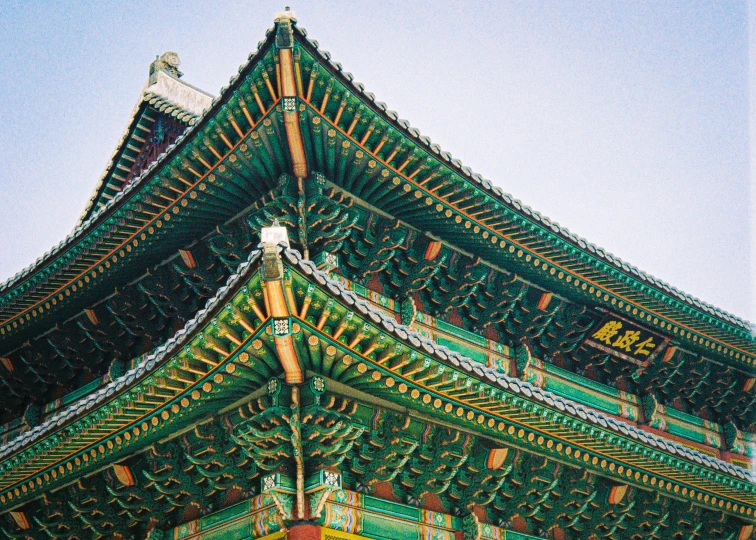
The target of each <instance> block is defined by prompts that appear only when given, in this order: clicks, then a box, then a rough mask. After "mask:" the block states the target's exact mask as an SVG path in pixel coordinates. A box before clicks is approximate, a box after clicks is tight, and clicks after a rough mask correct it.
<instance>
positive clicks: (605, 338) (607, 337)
mask: <svg viewBox="0 0 756 540" xmlns="http://www.w3.org/2000/svg"><path fill="white" fill-rule="evenodd" d="M620 328H622V323H621V322H619V321H608V322H607V323H606V324H604V326H602V327H601V328H599V329H598V332H596V333H595V334H593V338H594V339H595V340H596V341H602V342H604V343H606V344H607V345H611V344H612V338H613V337H614V336H616V335H617V332H619V331H620Z"/></svg>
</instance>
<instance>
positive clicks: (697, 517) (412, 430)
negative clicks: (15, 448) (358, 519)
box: [0, 253, 756, 538]
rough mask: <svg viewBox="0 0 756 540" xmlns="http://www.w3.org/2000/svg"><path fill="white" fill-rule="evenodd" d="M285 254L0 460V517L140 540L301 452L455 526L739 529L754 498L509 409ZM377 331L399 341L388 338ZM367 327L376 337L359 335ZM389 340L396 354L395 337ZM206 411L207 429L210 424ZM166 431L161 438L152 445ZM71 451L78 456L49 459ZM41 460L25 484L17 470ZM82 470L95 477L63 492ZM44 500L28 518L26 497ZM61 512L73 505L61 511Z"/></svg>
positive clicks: (461, 366)
mask: <svg viewBox="0 0 756 540" xmlns="http://www.w3.org/2000/svg"><path fill="white" fill-rule="evenodd" d="M287 257H288V258H289V261H290V263H289V264H291V265H292V266H291V269H290V270H288V271H286V270H284V273H283V274H282V276H283V275H285V276H288V277H286V278H284V280H283V281H277V280H275V279H274V280H273V281H270V279H269V278H270V276H271V275H272V274H271V271H266V270H264V271H263V274H264V275H265V276H266V279H268V281H265V282H261V281H260V278H259V274H253V275H250V274H249V272H250V269H247V268H245V269H243V271H242V273H241V274H240V277H238V278H232V280H231V281H230V282H229V287H228V289H227V290H224V291H223V292H222V293H221V295H220V299H219V301H217V302H212V303H211V304H210V306H209V310H208V312H206V313H204V312H203V313H202V314H201V315H200V317H199V318H198V320H197V322H198V323H201V324H202V326H201V327H200V326H196V329H192V330H190V331H189V332H184V333H183V334H182V338H181V341H179V342H176V343H175V344H173V345H169V346H168V347H167V348H166V349H167V350H168V351H173V352H172V353H170V355H168V356H165V357H164V358H162V359H161V360H160V361H159V363H158V364H156V365H155V366H154V367H153V368H150V369H151V370H154V371H151V372H150V373H149V374H148V375H145V376H142V377H137V378H136V379H134V381H133V382H132V383H130V386H128V387H127V388H126V389H124V390H121V391H119V392H118V393H117V394H115V395H114V396H113V398H110V399H109V400H107V401H105V402H103V405H98V408H95V409H93V412H92V413H88V415H89V416H91V415H96V416H94V418H98V420H94V421H92V420H86V419H85V417H80V420H77V421H76V422H77V424H76V425H79V426H80V427H78V428H75V429H74V430H73V431H71V428H70V427H69V428H65V430H64V431H63V432H58V433H57V434H56V435H54V437H55V438H54V439H52V440H51V442H53V446H52V447H50V446H49V443H45V445H46V448H49V450H46V451H43V452H39V451H37V452H35V453H34V454H28V457H24V455H26V454H23V455H22V454H19V453H18V452H17V453H15V454H13V456H14V457H12V458H11V459H12V460H16V461H12V462H8V460H7V458H6V460H5V464H4V465H3V466H2V470H3V475H2V477H3V479H4V481H5V482H6V484H5V485H6V488H5V489H4V490H3V492H2V495H0V501H2V504H3V505H4V506H5V507H6V508H7V509H11V508H13V509H14V511H16V512H19V511H22V512H28V513H29V514H30V515H33V516H35V517H37V516H38V517H39V519H35V520H33V522H34V523H37V525H38V526H39V527H42V528H48V529H51V530H53V531H54V532H56V534H59V535H60V534H68V535H69V536H68V537H74V536H76V535H81V536H80V537H81V538H89V537H93V536H95V534H93V533H95V532H96V534H113V533H115V532H121V531H126V530H129V531H131V530H132V529H131V527H137V529H135V530H138V529H139V528H142V530H143V528H144V527H146V526H147V525H148V524H149V522H150V518H151V517H152V516H154V515H155V512H156V510H155V509H156V508H159V509H160V510H159V513H160V515H167V516H170V517H169V519H168V520H167V521H168V523H177V522H181V521H183V520H185V519H187V518H188V517H190V516H191V515H193V514H191V512H190V514H186V512H187V508H192V507H195V506H194V505H193V504H189V503H190V502H198V503H199V502H200V501H201V503H200V507H206V506H207V507H212V508H217V507H222V506H224V505H225V504H228V503H229V502H232V501H234V500H236V499H235V498H238V497H243V496H247V495H249V494H250V493H253V492H254V490H255V489H256V486H257V485H259V484H258V482H259V480H260V478H261V477H262V476H264V475H265V474H267V473H268V472H274V471H279V472H281V473H282V474H291V473H292V471H295V473H296V471H297V470H298V469H297V465H296V464H297V463H298V461H297V459H296V455H305V456H307V459H306V460H305V461H304V467H305V468H306V470H307V471H309V472H312V471H314V470H317V469H319V468H323V467H325V468H327V469H331V470H338V471H339V473H340V474H341V475H342V476H343V478H344V481H345V485H347V486H349V487H350V488H351V489H359V490H363V491H364V490H367V491H368V492H369V491H370V490H371V489H375V488H377V487H378V486H379V484H382V483H385V482H389V483H390V484H391V485H392V489H393V492H394V495H395V496H396V497H398V498H399V499H400V500H402V501H404V502H406V503H409V504H415V505H417V504H420V505H422V504H423V501H430V500H433V501H440V502H441V504H442V505H443V506H444V507H445V508H446V509H447V510H448V511H450V512H454V511H455V510H459V509H467V506H466V505H467V504H468V503H469V502H470V501H475V503H476V504H478V505H480V506H482V507H484V508H485V509H486V512H487V515H488V516H489V519H490V520H491V521H492V522H494V523H499V522H502V523H504V522H509V521H511V520H512V519H515V518H516V517H519V518H522V519H524V520H525V523H526V525H527V527H528V528H529V529H530V530H531V531H538V530H540V529H544V530H549V529H552V528H554V527H559V528H562V529H564V530H565V531H566V532H568V533H569V534H572V535H573V536H572V537H575V538H583V537H584V536H581V535H582V534H584V531H587V530H592V531H604V532H605V533H606V536H607V537H611V535H612V534H615V533H616V531H617V530H622V531H632V533H633V534H637V537H638V538H654V537H656V538H661V537H672V536H673V535H674V534H678V535H682V537H686V538H695V537H696V536H697V535H698V536H700V537H702V538H711V536H708V537H707V536H702V535H704V534H706V532H705V531H720V532H721V537H722V538H725V537H729V536H728V535H729V534H730V533H732V534H735V532H737V531H739V530H740V528H741V527H742V526H743V525H744V523H745V521H743V520H749V517H747V516H748V514H749V513H750V515H751V516H752V515H753V508H754V502H756V500H754V494H753V493H752V491H753V488H754V486H753V485H752V484H750V483H747V484H743V483H742V482H741V481H739V480H736V479H728V478H727V477H726V476H722V473H713V475H712V474H710V473H709V474H704V475H700V474H699V473H697V472H696V467H697V465H696V464H695V462H691V463H692V468H691V465H688V466H687V467H686V468H687V469H688V470H690V471H691V472H690V473H688V472H683V469H680V468H678V467H677V466H676V465H675V464H674V463H675V460H683V461H685V459H686V458H685V457H682V456H681V457H674V456H673V455H669V456H668V457H665V458H663V459H661V461H660V460H659V457H661V456H658V455H657V454H659V453H660V451H659V450H657V449H653V448H651V447H650V446H649V447H648V448H647V450H642V448H643V445H642V444H640V443H639V442H637V441H636V442H621V441H623V440H625V439H627V441H632V439H631V438H630V437H629V436H628V437H625V436H623V435H622V434H620V433H617V434H616V435H614V436H613V437H609V438H607V437H606V436H605V435H601V433H602V430H604V429H605V428H601V427H600V426H598V425H594V427H592V428H589V429H587V430H585V429H584V428H582V427H580V425H582V424H585V426H586V427H587V426H588V424H589V422H588V420H585V421H583V420H581V419H580V418H578V417H577V416H575V417H574V418H573V419H572V420H570V421H569V422H567V423H564V422H562V421H561V420H559V415H560V414H561V413H559V412H558V410H557V409H553V410H552V411H551V412H549V413H548V415H546V414H545V413H546V412H547V410H549V408H550V406H548V405H546V404H543V405H537V404H536V401H532V398H528V397H526V395H527V394H523V392H526V390H525V388H527V387H529V385H527V383H519V384H520V388H521V390H518V391H517V392H516V393H515V394H512V392H513V388H512V387H510V388H509V390H507V391H503V390H502V387H501V383H500V382H496V381H498V380H507V378H506V377H505V378H504V379H501V377H499V376H495V375H494V377H493V378H492V379H490V377H489V376H490V375H491V372H490V371H489V370H487V369H486V368H484V367H476V366H475V365H474V362H472V361H469V360H466V359H461V357H459V356H458V355H457V356H456V357H455V356H454V355H452V354H451V352H450V351H448V350H447V351H446V353H444V352H443V349H438V348H436V347H434V348H432V350H429V349H428V348H427V347H428V346H427V345H425V344H423V343H422V341H417V338H416V337H413V335H412V334H411V333H409V334H407V332H408V330H407V329H402V327H400V326H397V325H396V323H390V322H389V321H388V319H382V317H381V315H380V312H379V311H377V310H375V309H373V308H370V307H369V306H368V305H367V304H365V303H364V302H362V303H360V302H361V301H359V300H358V299H356V298H355V297H352V299H351V300H350V299H349V298H350V297H349V295H350V293H347V292H346V291H343V290H339V288H338V285H337V284H336V283H335V282H330V283H329V282H328V281H327V279H326V276H325V275H323V274H319V273H317V272H316V271H314V266H312V265H311V263H309V262H299V259H298V255H297V254H295V253H290V254H287ZM265 264H270V262H267V261H266V263H265ZM307 275H311V276H312V277H311V278H307V277H306V276H307ZM279 279H280V277H279ZM334 287H335V288H334ZM276 288H278V290H280V291H281V294H277V293H275V292H274V291H275V289H276ZM311 290H313V291H314V292H313V293H312V294H314V296H313V297H311V298H310V299H309V302H308V301H307V294H308V291H311ZM336 291H339V292H338V294H335V295H333V294H334V292H336ZM276 298H277V299H278V300H274V299H276ZM329 299H330V300H332V301H335V302H336V304H334V303H332V302H329ZM281 301H283V304H280V302H281ZM276 303H279V304H280V305H278V306H277V305H276ZM350 303H351V304H352V305H351V307H350ZM306 305H307V306H309V307H308V308H307V309H305V306H306ZM282 308H285V309H287V310H289V312H290V315H289V316H288V317H286V318H285V319H282V318H281V317H280V312H279V316H276V313H277V310H279V309H282ZM357 308H360V309H357ZM326 309H330V312H329V314H328V315H327V316H324V310H326ZM352 309H354V310H356V311H354V312H353V315H352V316H351V317H350V320H351V321H352V323H353V326H350V327H347V328H344V330H343V331H342V332H341V336H339V338H337V337H336V336H335V333H336V329H338V328H339V321H340V320H343V319H342V318H343V317H345V316H346V315H347V313H348V312H350V310H352ZM266 311H267V312H268V315H266V313H265V312H266ZM303 312H305V313H303ZM270 314H273V319H271V318H270ZM283 320H285V321H286V323H287V324H286V325H284V324H283V323H282V322H280V321H283ZM318 321H324V322H323V324H322V325H320V328H318V326H319V324H318ZM387 324H389V325H391V324H393V325H395V328H396V330H395V331H391V332H388V333H386V325H387ZM378 328H384V330H382V331H381V332H379V333H378V334H376V335H372V332H373V331H375V330H377V329H378ZM403 333H404V335H406V336H407V337H406V338H404V339H406V341H405V342H404V344H403V345H402V347H404V348H405V349H404V350H403V351H402V349H401V347H398V346H397V345H398V343H399V342H397V341H396V340H397V339H401V338H400V337H399V336H401V335H402V334H403ZM379 336H382V337H380V339H378V338H379ZM377 341H381V342H385V343H382V346H380V347H379V346H375V345H374V344H376V343H377ZM285 343H289V346H286V345H285ZM371 347H373V350H370V351H369V350H368V349H369V348H371ZM291 354H294V355H295V357H296V359H297V362H298V366H299V368H298V369H301V370H302V371H303V372H304V375H305V381H304V383H303V384H301V385H298V384H295V385H293V386H292V385H288V384H286V383H285V382H284V380H283V379H289V375H290V372H289V369H290V368H286V366H287V365H289V366H291V364H290V363H288V362H287V358H286V356H287V355H291ZM439 354H444V355H447V357H448V360H446V361H442V360H441V358H440V357H439V356H438V355H439ZM407 355H410V356H409V357H408V356H407ZM455 358H460V359H461V360H454V359H455ZM407 360H409V361H407ZM471 362H472V363H471ZM444 365H445V366H446V369H445V370H442V369H440V367H441V366H444ZM282 366H283V367H284V368H285V369H282ZM466 366H467V367H466ZM454 373H457V375H454ZM476 373H479V375H476ZM277 376H278V377H282V379H271V378H274V377H277ZM145 377H146V378H145ZM478 377H482V378H480V379H479V378H478ZM488 379H490V380H488ZM271 380H274V381H276V382H275V383H272V382H271ZM510 380H511V379H510ZM465 381H470V384H468V383H467V382H465ZM484 381H485V382H484ZM512 382H513V383H514V381H513V380H512ZM144 385H146V386H144ZM140 386H144V388H145V390H146V391H143V390H140ZM148 388H152V390H148ZM293 388H299V390H296V391H294V390H293ZM531 388H532V387H531ZM492 391H493V392H492ZM528 392H531V395H534V394H532V392H535V390H528ZM540 395H542V396H546V394H543V393H541V394H540ZM140 396H141V397H140ZM507 396H511V397H507ZM250 399H251V401H250ZM578 408H579V407H578ZM210 410H212V411H220V416H219V417H216V418H215V419H214V420H212V421H211V422H210V423H207V420H208V416H207V413H208V411H210ZM115 411H118V413H117V414H115ZM565 414H566V413H565ZM295 419H296V421H295ZM81 422H84V424H81ZM199 424H202V425H199ZM71 425H74V424H71ZM82 427H83V428H85V431H84V432H77V430H78V429H81V428H82ZM292 429H294V430H295V431H294V432H292V431H291V430H292ZM98 433H101V434H99V435H98ZM165 433H171V434H172V435H171V437H175V438H173V439H171V440H170V441H168V442H165V441H164V442H160V443H157V441H159V440H162V439H164V437H165ZM292 433H295V435H292ZM176 435H180V436H178V437H176ZM69 437H72V438H69ZM297 440H299V443H297V442H296V441H297ZM55 441H56V442H55ZM292 441H293V442H292ZM72 444H74V445H75V446H76V447H77V449H76V450H74V451H73V452H71V450H70V449H69V450H66V451H64V452H63V453H61V450H62V449H63V448H64V447H69V448H72V447H71V445H72ZM297 444H300V445H301V446H300V447H297V446H296V445H297ZM628 444H629V445H630V446H628ZM56 445H58V446H59V445H63V446H60V448H56ZM639 445H640V446H639ZM636 446H637V448H635V447H636ZM33 448H34V447H32V449H33ZM297 448H299V450H297ZM497 449H498V451H495V452H493V454H492V453H491V452H492V451H493V450H497ZM39 450H41V447H39ZM145 450H146V451H145ZM27 452H28V451H27ZM48 452H52V453H48ZM661 453H662V454H664V451H661ZM45 454H47V457H46V456H45ZM32 455H36V456H37V457H36V458H35V459H34V460H33V461H28V459H29V457H31V456H32ZM66 455H67V456H68V457H63V456H66ZM492 455H496V456H498V458H497V460H496V461H497V462H498V464H497V465H496V466H495V467H494V465H492V463H493V462H491V461H489V460H488V459H489V458H490V457H491V456H492ZM85 456H86V457H85ZM50 458H53V461H50ZM61 458H62V459H61ZM499 458H500V459H499ZM19 459H21V461H18V460H19ZM124 460H125V461H124ZM48 462H49V463H50V464H49V465H47V466H45V467H46V468H45V469H38V472H37V473H35V474H34V475H32V476H26V475H27V474H28V473H24V472H23V471H24V470H25V469H28V467H29V466H30V465H32V464H35V465H33V466H34V467H39V466H40V465H43V466H44V464H45V463H48ZM113 462H118V463H119V465H120V466H124V467H126V469H127V470H128V471H129V475H130V477H131V478H135V479H136V481H135V483H134V484H133V485H124V484H123V481H122V479H123V476H120V478H121V479H120V480H119V476H117V475H116V476H114V473H113V472H112V470H111V469H108V468H107V467H106V466H107V465H109V464H110V463H113ZM9 466H11V467H12V469H9V468H8V467H9ZM103 467H106V468H105V469H103ZM87 470H100V471H102V472H100V473H98V474H97V475H94V476H88V478H87V479H86V480H85V481H82V482H78V483H76V484H75V485H72V484H71V481H72V480H73V479H75V478H76V477H78V476H81V475H88V473H87V472H86V471H87ZM118 470H119V471H121V472H123V471H122V470H121V469H118ZM43 471H44V472H43ZM18 475H21V476H18ZM24 476H26V479H24V480H23V481H22V482H21V483H20V484H18V483H17V484H15V485H16V486H21V487H23V488H24V489H19V488H18V487H15V488H14V487H12V486H8V484H7V481H9V480H11V481H12V482H17V480H13V479H14V478H18V479H21V478H23V477H24ZM295 476H296V474H295ZM720 477H721V478H720ZM733 482H734V483H733ZM127 483H128V482H127ZM741 484H742V485H743V487H737V486H740V485H741ZM65 485H68V486H69V487H68V488H65V489H63V490H59V491H58V490H57V487H60V486H65ZM616 485H626V486H629V491H627V492H626V494H625V495H624V496H623V498H622V499H621V500H618V501H615V504H613V505H610V504H609V502H606V501H608V500H609V499H606V501H605V500H604V499H605V497H609V493H610V491H611V488H612V486H616ZM54 486H57V487H56V488H55V489H56V491H55V492H54V493H52V494H48V495H45V500H46V501H48V502H47V503H45V504H42V505H40V503H39V501H40V499H39V498H38V497H39V496H40V494H41V493H46V492H48V493H49V491H50V490H51V489H53V487H54ZM9 488H10V489H9ZM623 493H625V490H623ZM232 494H233V495H232ZM61 497H63V498H65V499H67V500H70V501H72V502H73V504H69V505H68V506H67V508H65V509H63V507H60V508H61V510H60V511H58V510H55V509H56V508H59V505H58V503H56V502H55V501H57V500H58V499H60V498H61ZM428 497H430V499H428ZM60 500H62V499H60ZM720 500H721V501H722V502H721V504H720V502H719V501H720ZM34 501H37V502H34ZM145 501H149V504H147V503H146V502H145ZM428 504H430V503H428ZM64 506H65V505H64ZM195 508H196V507H195ZM38 513H39V514H38ZM576 513H577V514H578V515H579V516H580V518H579V519H576V517H575V516H576ZM741 514H742V516H743V517H742V518H741V517H735V516H740V515H741ZM618 527H619V529H618ZM35 530H37V529H35ZM72 531H79V532H75V533H74V532H72ZM611 531H614V532H611ZM733 531H735V532H733ZM20 534H21V535H22V536H21V537H23V535H24V534H27V533H23V532H21V533H20ZM629 534H630V533H629V532H628V536H627V537H628V538H629V537H632V536H629ZM716 534H718V535H719V534H720V533H719V532H718V533H716ZM568 537H569V536H568Z"/></svg>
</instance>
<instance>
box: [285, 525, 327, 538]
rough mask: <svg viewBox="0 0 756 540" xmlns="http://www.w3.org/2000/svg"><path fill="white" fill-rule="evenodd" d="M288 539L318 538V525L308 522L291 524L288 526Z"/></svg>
mask: <svg viewBox="0 0 756 540" xmlns="http://www.w3.org/2000/svg"><path fill="white" fill-rule="evenodd" d="M288 540H320V527H318V526H317V525H312V524H310V523H302V524H299V525H293V526H292V527H291V528H289V536H288Z"/></svg>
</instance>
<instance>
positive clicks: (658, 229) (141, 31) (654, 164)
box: [0, 0, 756, 320]
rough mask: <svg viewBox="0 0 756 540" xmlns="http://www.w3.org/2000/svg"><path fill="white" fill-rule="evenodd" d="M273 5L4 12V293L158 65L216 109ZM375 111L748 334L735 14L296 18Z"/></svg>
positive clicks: (114, 137)
mask: <svg viewBox="0 0 756 540" xmlns="http://www.w3.org/2000/svg"><path fill="white" fill-rule="evenodd" d="M283 7H284V4H283V3H281V2H254V1H251V0H246V1H239V2H236V1H225V2H218V3H209V2H208V3H201V2H159V1H156V2H128V3H117V2H81V3H76V2H65V3H63V2H50V3H47V2H14V1H9V0H5V1H4V2H2V3H0V30H1V31H0V80H2V85H0V224H1V225H0V280H4V279H5V278H7V277H10V276H11V275H12V274H14V273H15V272H16V271H18V270H20V269H21V268H23V267H25V266H27V265H28V264H29V263H31V262H32V261H33V260H34V259H36V257H38V256H39V255H41V254H42V253H44V252H45V251H47V250H48V249H49V248H50V247H52V246H53V245H54V244H56V243H57V242H58V241H60V240H61V239H62V238H63V237H65V236H66V235H67V234H68V232H70V230H71V229H72V228H73V226H74V225H75V223H76V221H77V218H78V216H79V214H80V213H81V211H82V209H83V208H84V206H85V204H86V201H87V200H88V198H89V196H90V193H91V191H92V189H93V187H94V185H95V183H96V182H97V180H98V179H99V177H100V175H101V173H102V171H103V169H104V167H105V164H106V162H107V160H108V158H109V157H110V155H111V153H112V151H113V149H114V147H115V145H116V144H117V142H118V140H119V139H120V136H121V134H122V131H123V129H124V127H125V126H126V122H127V121H128V118H129V115H130V113H131V110H132V108H133V106H134V103H135V101H136V99H137V97H138V95H139V92H140V90H141V88H142V85H143V84H144V82H145V80H146V77H147V70H148V66H149V64H150V62H151V60H152V59H154V57H155V56H156V55H157V54H160V53H162V52H164V51H166V50H175V51H177V52H178V53H179V55H180V56H181V60H182V66H181V69H182V70H183V71H184V73H185V76H184V77H185V79H186V80H187V81H188V82H190V83H192V84H194V85H196V86H199V87H200V88H203V89H205V90H207V91H209V92H211V93H213V94H217V92H218V90H219V89H220V88H221V87H222V86H224V85H225V84H226V83H227V82H228V80H229V79H230V77H231V76H232V75H233V74H234V73H235V72H236V70H237V68H238V66H239V65H240V64H242V63H243V62H244V61H245V60H246V58H247V55H248V54H249V52H251V51H252V50H253V49H254V48H255V46H256V44H257V42H258V41H259V40H260V39H262V38H263V36H264V33H265V30H266V29H267V28H268V27H270V26H271V24H272V20H273V16H274V14H275V12H277V11H279V10H281V9H282V8H283ZM292 7H293V9H294V10H295V12H296V13H297V17H298V19H299V24H300V25H301V26H304V27H305V28H307V29H308V31H309V32H310V35H311V37H314V38H315V39H317V40H318V41H319V42H320V44H321V46H322V47H323V48H324V49H326V50H329V51H330V52H331V54H332V55H333V58H334V59H335V60H336V61H339V62H341V63H342V64H343V65H344V67H345V68H346V69H347V70H348V71H351V72H352V73H353V74H354V75H355V77H356V79H357V80H359V81H361V82H363V83H364V84H365V85H366V86H367V88H368V90H370V91H372V92H373V93H375V94H376V96H377V97H378V99H380V100H382V101H385V102H386V103H388V105H389V107H390V108H392V109H394V110H396V111H398V112H399V114H400V116H401V117H403V118H407V119H409V120H410V122H411V123H412V124H413V125H414V126H416V127H417V128H419V129H420V130H421V131H422V132H423V133H424V134H426V135H428V136H430V137H431V138H432V139H433V140H434V141H435V142H438V143H439V144H440V145H441V146H442V147H443V148H444V149H446V150H448V151H450V152H451V153H452V154H453V155H454V156H455V157H457V158H459V159H461V160H462V161H463V162H464V163H465V164H467V165H469V166H470V167H472V168H473V169H474V170H475V171H477V172H479V173H481V174H483V175H484V176H486V177H487V178H490V179H491V180H492V181H494V182H495V183H496V184H498V185H500V186H501V187H502V188H503V189H504V190H505V191H507V192H509V193H511V194H513V195H514V196H516V197H517V198H519V199H521V200H522V201H524V202H525V203H526V204H528V205H530V206H531V207H533V208H535V209H536V210H538V211H540V212H541V213H543V214H545V215H547V216H549V217H551V218H552V219H554V220H556V221H557V222H559V223H560V224H561V225H563V226H565V227H567V228H569V229H570V230H572V231H574V232H575V233H577V234H579V235H581V236H583V237H585V238H587V239H588V240H590V241H592V242H594V243H596V244H598V245H600V246H602V247H604V248H605V249H607V250H609V251H611V252H612V253H614V254H615V255H617V256H619V257H621V258H623V259H624V260H626V261H627V262H629V263H631V264H634V265H635V266H638V267H639V268H641V269H642V270H645V271H647V272H649V273H651V274H653V275H655V276H656V277H658V278H660V279H663V280H665V281H667V282H669V283H671V284H672V285H674V286H676V287H678V288H680V289H682V290H684V291H686V292H689V293H691V294H693V295H695V296H697V297H699V298H701V299H702V300H705V301H707V302H710V303H712V304H714V305H716V306H718V307H721V308H723V309H726V310H728V311H730V312H732V313H734V314H736V315H739V316H742V317H746V318H749V319H750V320H756V307H755V306H754V301H753V287H752V283H753V281H755V280H756V279H755V276H756V273H755V274H751V273H750V272H751V270H750V269H751V268H752V267H751V266H750V265H749V257H750V255H751V253H750V250H753V247H752V244H753V237H752V233H751V232H750V230H749V219H750V209H749V201H750V197H751V191H750V189H749V185H750V176H749V174H750V169H749V147H748V143H749V139H748V129H749V124H748V116H749V109H748V92H749V80H748V73H749V69H748V62H749V56H748V52H749V47H748V44H749V43H748V5H747V3H746V2H745V1H743V2H708V3H707V2H692V1H685V2H683V1H680V2H635V1H633V2H561V3H552V2H504V1H500V2H472V1H465V2H393V1H382V2H369V3H368V2H355V1H351V2H347V1H342V2H325V1H324V2H312V1H309V2H300V3H297V4H292Z"/></svg>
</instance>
